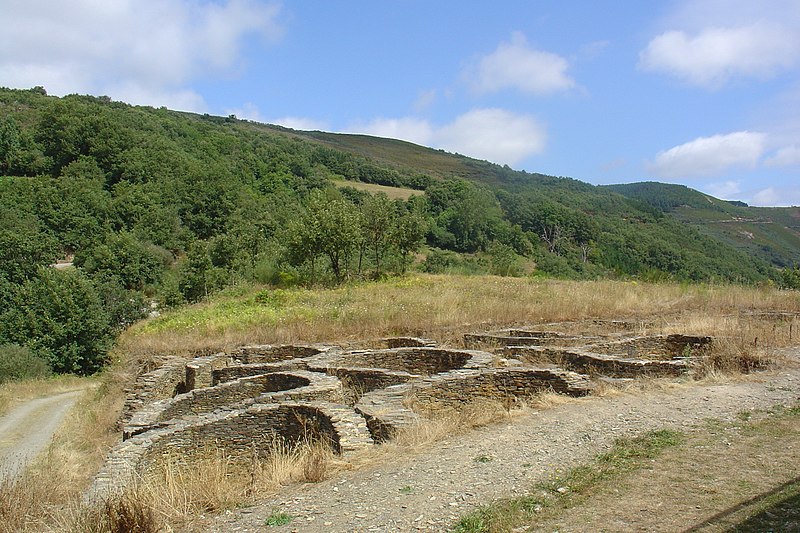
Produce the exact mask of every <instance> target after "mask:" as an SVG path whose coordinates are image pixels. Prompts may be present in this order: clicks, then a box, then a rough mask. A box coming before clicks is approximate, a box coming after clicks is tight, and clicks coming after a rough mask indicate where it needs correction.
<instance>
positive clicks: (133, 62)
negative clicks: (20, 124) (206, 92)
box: [0, 0, 280, 110]
mask: <svg viewBox="0 0 800 533" xmlns="http://www.w3.org/2000/svg"><path fill="white" fill-rule="evenodd" d="M3 4H4V5H3V20H4V24H3V31H2V32H0V76H2V80H3V84H4V85H7V86H11V87H32V86H35V85H43V86H44V87H45V88H46V89H47V90H48V92H50V93H52V94H67V93H74V92H86V93H93V94H108V95H109V96H111V97H113V98H117V99H131V100H132V103H143V104H150V105H168V104H169V105H179V106H181V107H180V108H181V109H190V110H199V109H198V107H204V103H203V102H202V99H200V98H199V96H198V95H196V94H194V93H192V92H191V91H190V90H189V89H188V88H187V87H186V85H187V84H188V82H189V81H191V80H194V79H198V78H202V77H203V76H205V75H207V73H210V72H214V73H218V72H220V71H228V70H230V69H233V68H235V67H236V66H237V61H239V57H240V45H241V41H242V39H243V38H244V37H245V36H247V35H254V34H257V35H261V36H264V37H267V38H274V37H277V36H278V35H279V34H280V28H279V27H278V26H277V24H276V18H277V16H278V11H279V8H278V7H277V5H273V4H266V3H263V2H259V1H257V0H224V1H222V2H211V1H190V0H160V1H158V2H137V1H135V0H106V1H102V2H100V1H96V0H74V1H72V2H57V1H53V0H28V1H25V2H4V3H3Z"/></svg>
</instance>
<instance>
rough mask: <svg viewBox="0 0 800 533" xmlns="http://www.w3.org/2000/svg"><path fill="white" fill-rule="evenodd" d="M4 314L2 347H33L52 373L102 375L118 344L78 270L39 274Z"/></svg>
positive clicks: (93, 290)
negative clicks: (113, 346) (109, 354)
mask: <svg viewBox="0 0 800 533" xmlns="http://www.w3.org/2000/svg"><path fill="white" fill-rule="evenodd" d="M10 304H11V305H10V308H9V309H8V310H6V311H5V312H4V313H2V314H0V342H6V343H16V344H20V345H23V344H24V345H26V346H29V347H30V348H31V349H33V350H35V351H36V352H37V353H39V354H41V356H42V357H44V358H46V359H47V361H48V362H49V363H50V366H51V368H52V369H53V371H54V372H58V373H75V374H82V375H87V374H92V373H94V372H97V371H98V370H100V367H102V366H103V363H104V362H105V360H106V354H107V353H108V350H109V349H110V348H111V345H112V344H113V340H114V335H113V334H114V330H113V327H112V325H111V323H110V318H109V315H108V312H107V311H106V310H105V309H104V308H103V305H102V301H101V298H100V295H99V294H98V293H97V289H96V288H95V287H94V285H93V284H92V283H91V281H89V280H88V279H87V278H86V277H85V276H84V275H83V274H82V273H81V272H80V271H79V270H78V269H70V270H64V271H63V272H60V271H57V270H55V269H50V268H41V269H39V272H38V274H37V276H36V278H34V279H32V280H30V281H28V282H26V283H25V284H24V285H22V286H20V287H19V289H18V290H17V291H15V292H14V294H13V296H12V298H11V302H10Z"/></svg>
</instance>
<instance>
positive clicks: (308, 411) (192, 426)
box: [88, 322, 712, 498]
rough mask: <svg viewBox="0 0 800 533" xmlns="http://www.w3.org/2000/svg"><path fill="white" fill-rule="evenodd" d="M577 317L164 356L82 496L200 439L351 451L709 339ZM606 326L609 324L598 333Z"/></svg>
mask: <svg viewBox="0 0 800 533" xmlns="http://www.w3.org/2000/svg"><path fill="white" fill-rule="evenodd" d="M576 324H577V323H564V324H549V325H543V326H538V327H537V328H535V329H534V328H517V329H505V330H500V331H493V332H488V333H480V334H469V335H465V338H464V344H465V346H467V347H468V348H482V349H455V348H444V347H438V346H436V344H435V343H434V342H433V341H430V340H428V339H420V338H416V337H395V338H390V339H384V340H383V344H384V345H385V346H386V348H382V349H363V350H347V349H343V348H340V347H337V346H331V345H324V344H314V345H284V346H247V347H243V348H239V349H237V350H235V351H232V352H226V353H218V354H213V355H206V356H201V357H197V358H195V359H191V360H188V361H187V360H185V359H180V358H172V359H168V360H166V361H165V362H164V364H163V365H162V366H161V367H160V368H158V369H156V370H153V371H152V372H148V373H146V374H143V375H142V376H140V377H139V379H138V380H137V381H136V383H135V385H134V388H133V389H132V390H130V391H128V398H127V400H126V404H125V408H124V410H123V419H122V422H123V430H122V435H123V441H122V442H121V443H120V444H119V445H117V446H116V447H114V448H113V449H112V450H111V452H110V454H109V457H108V459H107V462H106V464H105V467H104V468H103V470H102V471H101V472H100V473H99V474H98V476H97V477H96V479H95V482H94V484H93V486H92V488H91V490H90V491H89V495H88V497H89V498H92V497H97V496H100V497H102V496H103V495H104V494H108V493H109V491H111V490H114V489H118V488H120V487H123V486H125V485H126V484H127V483H128V482H130V481H131V480H132V479H133V477H134V476H136V475H137V473H138V472H141V471H143V470H145V469H147V468H148V466H149V465H151V464H152V463H153V462H154V461H155V460H156V459H158V458H159V457H161V456H164V455H168V454H173V453H175V454H179V455H181V456H191V454H192V453H193V452H195V451H196V450H198V449H202V448H203V447H205V446H215V447H219V448H221V449H223V450H224V451H225V452H226V453H227V454H229V455H230V456H231V457H237V456H239V457H252V456H253V455H254V454H255V455H257V456H264V455H267V454H269V453H270V450H271V449H272V446H273V445H274V443H275V439H276V438H277V439H281V440H283V441H286V442H288V443H291V442H297V441H300V440H302V439H307V438H310V439H316V440H322V441H323V442H326V443H327V444H328V445H329V446H330V447H331V448H332V450H333V451H334V452H336V453H339V454H342V455H344V456H348V455H349V454H352V453H354V452H356V451H358V450H361V449H363V448H366V447H369V446H372V445H374V444H376V443H380V442H384V441H386V440H388V439H391V438H392V435H394V434H395V433H396V432H397V431H399V430H401V429H403V428H405V427H408V426H411V425H413V424H414V423H416V422H418V421H419V420H420V418H421V416H422V415H421V414H420V413H425V412H431V411H435V410H437V409H441V408H448V407H458V406H459V405H463V404H465V403H468V402H471V401H475V400H478V399H494V400H500V401H502V402H504V405H505V404H507V403H506V402H508V401H509V400H510V401H516V400H519V399H525V398H528V397H531V396H534V395H535V394H537V393H540V392H542V391H555V392H557V393H560V394H566V395H570V396H583V395H586V394H588V393H589V392H590V391H591V390H592V388H593V380H594V379H595V378H597V377H601V376H605V377H610V378H632V377H637V376H642V375H652V376H674V375H678V374H681V373H683V372H686V371H687V370H688V369H689V367H690V365H691V363H692V361H693V360H695V359H696V358H699V357H703V356H704V354H705V353H706V352H707V350H708V349H709V347H710V345H711V342H712V339H711V338H710V337H693V336H686V335H666V336H663V335H655V336H636V335H634V334H632V333H630V331H632V330H633V329H634V326H633V325H632V324H628V323H624V322H606V323H602V324H600V323H597V322H596V323H594V324H593V327H589V328H588V329H589V330H591V329H595V330H598V331H588V330H587V328H586V327H584V328H583V330H581V329H580V328H579V327H578V326H576ZM599 330H603V331H609V330H611V331H615V333H611V334H607V333H600V332H599Z"/></svg>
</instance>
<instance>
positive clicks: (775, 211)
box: [607, 182, 800, 267]
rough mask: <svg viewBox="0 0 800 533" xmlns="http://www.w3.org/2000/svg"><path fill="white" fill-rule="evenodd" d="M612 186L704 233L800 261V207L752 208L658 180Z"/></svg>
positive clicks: (785, 262) (757, 252) (771, 258)
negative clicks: (658, 181)
mask: <svg viewBox="0 0 800 533" xmlns="http://www.w3.org/2000/svg"><path fill="white" fill-rule="evenodd" d="M607 188H608V189H609V190H612V191H614V192H617V193H619V194H622V195H624V196H626V197H628V198H632V199H636V200H640V201H642V202H644V203H646V204H648V205H651V206H653V207H655V208H657V209H659V210H661V211H663V212H664V213H669V214H671V215H672V216H674V217H675V218H676V219H677V220H680V221H682V222H684V223H686V224H689V225H691V226H693V227H696V228H697V229H698V230H699V231H700V232H702V233H703V234H705V235H708V236H710V237H713V238H715V239H718V240H720V241H722V242H725V243H726V244H729V245H731V246H733V247H735V248H737V249H739V250H742V251H744V252H746V253H748V254H751V255H754V256H756V257H760V258H762V259H764V260H765V261H768V262H770V263H772V264H773V265H775V266H778V267H789V266H793V265H795V264H800V207H752V206H748V205H747V204H745V203H744V202H731V201H726V200H720V199H718V198H714V197H713V196H709V195H707V194H703V193H701V192H698V191H695V190H694V189H690V188H688V187H686V186H684V185H672V184H665V183H657V182H642V183H629V184H625V185H609V186H607Z"/></svg>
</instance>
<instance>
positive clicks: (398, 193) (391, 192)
mask: <svg viewBox="0 0 800 533" xmlns="http://www.w3.org/2000/svg"><path fill="white" fill-rule="evenodd" d="M334 183H335V184H336V186H337V187H352V188H354V189H358V190H359V191H366V192H368V193H370V194H378V193H383V194H385V195H386V196H388V197H389V198H391V199H392V200H396V199H400V200H408V199H409V198H411V197H412V196H422V195H424V194H425V192H424V191H418V190H416V189H407V188H405V187H390V186H388V185H378V184H375V183H361V182H360V181H335V182H334Z"/></svg>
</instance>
